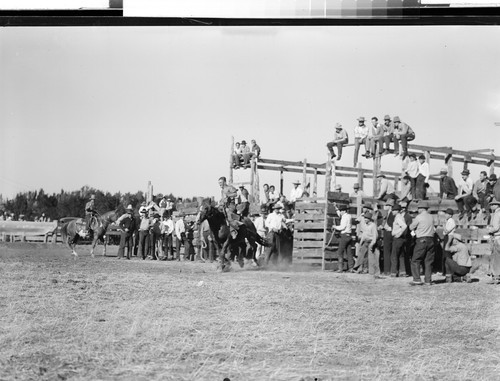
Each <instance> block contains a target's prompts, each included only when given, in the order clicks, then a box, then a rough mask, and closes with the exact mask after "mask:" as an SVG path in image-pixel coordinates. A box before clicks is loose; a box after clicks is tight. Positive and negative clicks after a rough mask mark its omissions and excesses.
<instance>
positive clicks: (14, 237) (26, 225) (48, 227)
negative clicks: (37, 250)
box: [0, 221, 57, 243]
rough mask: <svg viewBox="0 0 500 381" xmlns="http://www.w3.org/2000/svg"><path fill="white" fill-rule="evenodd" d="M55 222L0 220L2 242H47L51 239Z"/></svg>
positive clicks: (55, 227)
mask: <svg viewBox="0 0 500 381" xmlns="http://www.w3.org/2000/svg"><path fill="white" fill-rule="evenodd" d="M56 229H57V222H33V221H0V238H1V240H2V241H3V242H7V241H8V242H46V243H47V242H49V241H51V240H52V239H53V236H54V233H55V231H56Z"/></svg>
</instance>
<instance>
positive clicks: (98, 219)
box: [61, 210, 118, 257]
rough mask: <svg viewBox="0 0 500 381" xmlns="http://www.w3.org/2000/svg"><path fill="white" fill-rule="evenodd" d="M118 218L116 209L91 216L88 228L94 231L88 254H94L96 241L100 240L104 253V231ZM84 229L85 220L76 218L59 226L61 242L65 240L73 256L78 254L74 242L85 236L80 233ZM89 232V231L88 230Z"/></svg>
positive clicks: (104, 252) (104, 253)
mask: <svg viewBox="0 0 500 381" xmlns="http://www.w3.org/2000/svg"><path fill="white" fill-rule="evenodd" d="M117 219H118V213H117V211H116V210H113V211H111V212H107V213H104V214H102V215H98V216H94V217H92V219H91V221H90V230H91V231H92V232H93V233H94V234H93V235H94V238H93V240H92V249H91V251H90V254H91V255H92V257H93V256H94V248H95V246H96V244H97V241H102V242H103V244H104V250H103V253H102V255H106V239H105V237H106V232H107V230H108V227H109V225H111V224H112V223H113V222H115V221H116V220H117ZM84 229H85V220H83V219H81V218H78V219H75V220H72V221H69V222H66V223H65V224H64V225H63V226H62V227H61V235H62V239H63V242H65V243H66V244H67V245H68V247H69V248H70V249H71V252H72V254H73V255H74V256H78V254H77V252H76V251H75V247H76V244H77V242H78V240H79V239H80V238H85V235H83V236H82V235H81V234H82V233H81V232H82V231H84ZM89 233H90V231H89Z"/></svg>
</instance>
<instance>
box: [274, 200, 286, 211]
mask: <svg viewBox="0 0 500 381" xmlns="http://www.w3.org/2000/svg"><path fill="white" fill-rule="evenodd" d="M284 207H285V206H284V205H283V203H281V201H278V202H277V203H276V204H274V205H273V209H282V208H284Z"/></svg>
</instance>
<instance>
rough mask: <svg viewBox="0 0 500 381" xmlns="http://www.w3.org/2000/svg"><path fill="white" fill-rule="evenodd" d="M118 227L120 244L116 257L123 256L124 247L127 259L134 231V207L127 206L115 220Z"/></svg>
mask: <svg viewBox="0 0 500 381" xmlns="http://www.w3.org/2000/svg"><path fill="white" fill-rule="evenodd" d="M116 225H118V226H119V228H120V246H119V247H118V259H121V258H123V257H124V254H125V248H126V249H127V259H130V252H131V250H132V237H133V234H134V231H135V219H134V209H133V208H132V205H129V206H127V209H126V210H125V214H123V215H122V216H120V218H118V220H117V221H116Z"/></svg>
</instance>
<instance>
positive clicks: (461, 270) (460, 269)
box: [444, 257, 470, 276]
mask: <svg viewBox="0 0 500 381" xmlns="http://www.w3.org/2000/svg"><path fill="white" fill-rule="evenodd" d="M444 265H445V266H446V274H447V275H448V276H453V275H456V276H464V275H467V274H468V273H469V271H470V267H465V266H460V265H459V264H458V263H457V262H455V261H454V260H453V259H452V258H451V257H447V258H446V261H445V262H444Z"/></svg>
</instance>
